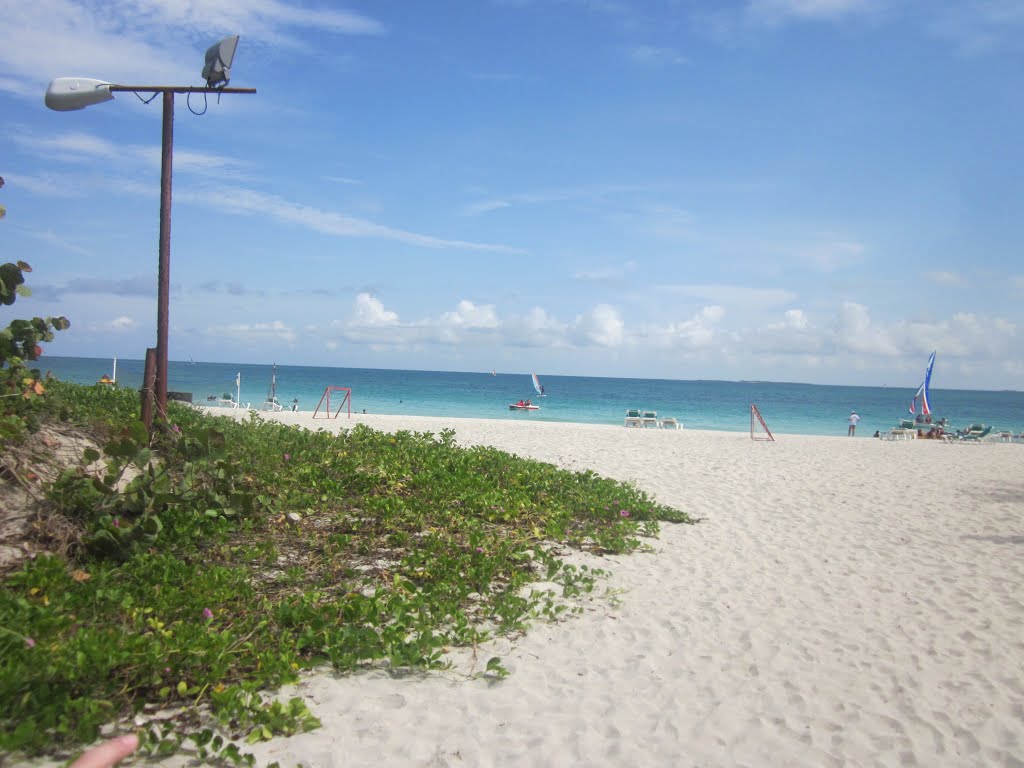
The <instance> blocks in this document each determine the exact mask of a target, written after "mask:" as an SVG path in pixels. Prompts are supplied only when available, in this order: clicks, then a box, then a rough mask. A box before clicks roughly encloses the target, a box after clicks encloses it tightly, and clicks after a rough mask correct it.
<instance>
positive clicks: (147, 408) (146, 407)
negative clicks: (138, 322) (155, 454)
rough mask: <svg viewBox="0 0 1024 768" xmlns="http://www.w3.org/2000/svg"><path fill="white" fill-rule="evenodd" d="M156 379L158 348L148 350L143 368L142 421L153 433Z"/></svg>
mask: <svg viewBox="0 0 1024 768" xmlns="http://www.w3.org/2000/svg"><path fill="white" fill-rule="evenodd" d="M155 379H156V350H155V349H153V348H152V347H150V348H149V349H147V350H146V365H145V367H144V368H143V369H142V392H141V394H142V423H143V424H145V425H146V431H147V432H149V434H150V436H152V434H153V382H154V380H155Z"/></svg>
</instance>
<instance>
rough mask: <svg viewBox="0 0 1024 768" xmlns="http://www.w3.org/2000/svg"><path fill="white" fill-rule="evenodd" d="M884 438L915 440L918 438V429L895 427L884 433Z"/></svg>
mask: <svg viewBox="0 0 1024 768" xmlns="http://www.w3.org/2000/svg"><path fill="white" fill-rule="evenodd" d="M882 439H883V440H915V439H917V430H916V429H908V428H907V427H893V428H892V429H890V430H889V431H888V432H886V433H885V434H884V435H882Z"/></svg>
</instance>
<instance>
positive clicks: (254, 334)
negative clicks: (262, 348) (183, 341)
mask: <svg viewBox="0 0 1024 768" xmlns="http://www.w3.org/2000/svg"><path fill="white" fill-rule="evenodd" d="M204 333H205V335H207V336H214V337H217V336H228V337H231V338H233V339H234V340H235V341H236V342H238V343H240V344H244V345H258V344H265V343H267V342H272V341H284V342H286V343H288V344H292V343H294V342H295V340H296V338H297V337H296V333H295V331H294V329H292V328H291V326H288V325H286V324H285V323H283V322H281V321H280V320H272V321H271V322H267V323H227V324H226V325H217V326H214V327H210V328H207V329H206V330H205V331H204Z"/></svg>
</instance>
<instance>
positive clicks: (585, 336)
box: [575, 304, 625, 347]
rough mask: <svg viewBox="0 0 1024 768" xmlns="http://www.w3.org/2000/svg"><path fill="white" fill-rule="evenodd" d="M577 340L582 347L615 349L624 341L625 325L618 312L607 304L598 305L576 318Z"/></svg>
mask: <svg viewBox="0 0 1024 768" xmlns="http://www.w3.org/2000/svg"><path fill="white" fill-rule="evenodd" d="M575 331H576V338H577V340H578V341H579V342H580V343H582V344H584V345H596V346H599V347H617V346H620V345H621V344H622V343H623V341H624V339H625V324H624V323H623V321H622V317H621V315H620V314H619V311H618V310H617V309H615V307H613V306H611V305H609V304H598V305H597V306H596V307H594V308H593V309H592V310H591V311H590V312H588V313H586V314H584V315H579V316H578V317H577V318H576V323H575Z"/></svg>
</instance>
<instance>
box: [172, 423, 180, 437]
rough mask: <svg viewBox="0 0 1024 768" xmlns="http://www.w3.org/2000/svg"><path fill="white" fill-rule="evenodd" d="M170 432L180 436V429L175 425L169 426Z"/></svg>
mask: <svg viewBox="0 0 1024 768" xmlns="http://www.w3.org/2000/svg"><path fill="white" fill-rule="evenodd" d="M171 431H173V432H177V433H178V434H179V435H180V434H181V427H179V426H178V425H177V424H171Z"/></svg>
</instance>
